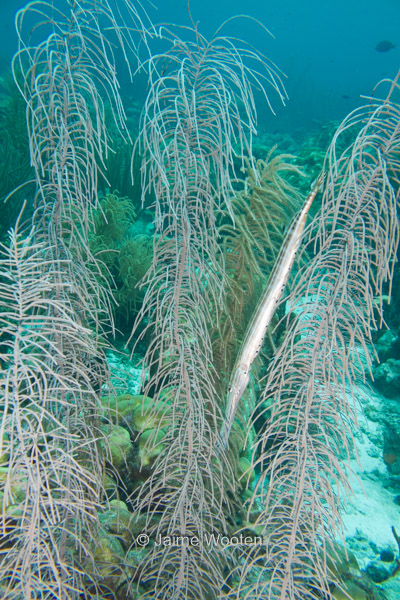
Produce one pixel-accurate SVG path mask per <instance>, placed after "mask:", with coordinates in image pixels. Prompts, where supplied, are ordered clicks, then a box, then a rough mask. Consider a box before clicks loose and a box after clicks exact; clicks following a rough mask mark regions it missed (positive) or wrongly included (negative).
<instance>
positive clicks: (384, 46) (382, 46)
mask: <svg viewBox="0 0 400 600" xmlns="http://www.w3.org/2000/svg"><path fill="white" fill-rule="evenodd" d="M393 48H397V44H393V42H390V41H389V40H382V41H381V42H379V44H377V45H376V46H375V50H376V51H377V52H389V50H392V49H393Z"/></svg>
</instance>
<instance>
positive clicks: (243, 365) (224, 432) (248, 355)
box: [217, 173, 324, 449]
mask: <svg viewBox="0 0 400 600" xmlns="http://www.w3.org/2000/svg"><path fill="white" fill-rule="evenodd" d="M323 179H324V174H323V173H321V175H320V176H319V177H318V178H317V180H316V181H315V182H314V184H313V185H312V187H311V191H310V193H309V195H308V196H307V198H306V200H305V202H304V204H303V207H302V209H301V210H300V212H299V213H298V214H297V215H296V216H295V217H294V219H293V221H292V223H291V224H290V226H289V228H288V231H287V233H286V236H285V239H284V240H283V243H282V246H281V249H280V251H279V254H278V257H277V259H276V262H275V265H274V268H273V270H272V272H271V275H270V277H269V279H268V284H267V287H266V288H265V290H264V292H263V294H262V295H261V298H260V300H259V302H258V304H257V307H256V309H255V311H254V313H253V316H252V318H251V320H250V322H249V324H248V326H247V329H246V333H245V336H244V338H243V342H242V345H241V348H240V352H239V354H238V358H237V360H236V363H235V366H234V368H233V371H232V376H231V382H230V385H229V388H228V405H227V411H226V416H225V420H224V422H223V425H222V428H221V431H220V434H219V440H218V443H217V446H218V447H219V448H222V449H225V448H226V446H227V444H228V439H229V435H230V432H231V429H232V425H233V420H234V418H235V414H236V410H237V407H238V404H239V401H240V398H241V397H242V395H243V393H244V391H245V389H246V388H247V385H248V383H249V378H250V369H251V365H252V363H253V361H254V359H255V358H256V356H257V354H258V353H259V351H260V349H261V346H262V343H263V341H264V337H265V334H266V332H267V328H268V325H269V324H270V322H271V319H272V317H273V316H274V313H275V309H276V306H277V304H278V302H279V300H280V298H281V296H282V293H283V290H284V289H285V286H286V283H287V280H288V278H289V274H290V270H291V268H292V266H293V262H294V259H295V256H296V253H297V251H298V249H299V246H300V241H301V236H302V234H303V231H304V227H305V224H306V219H307V215H308V211H309V210H310V208H311V205H312V203H313V201H314V198H315V196H316V195H317V193H318V190H319V188H320V187H321V185H322V183H323Z"/></svg>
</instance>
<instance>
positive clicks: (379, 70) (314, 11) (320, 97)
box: [0, 0, 400, 131]
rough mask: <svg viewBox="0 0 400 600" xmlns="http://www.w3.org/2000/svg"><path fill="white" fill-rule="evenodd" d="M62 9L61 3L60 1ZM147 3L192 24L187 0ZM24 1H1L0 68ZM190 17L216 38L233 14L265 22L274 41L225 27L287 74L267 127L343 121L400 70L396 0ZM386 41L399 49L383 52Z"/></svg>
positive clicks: (234, 3) (202, 9)
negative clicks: (283, 97)
mask: <svg viewBox="0 0 400 600" xmlns="http://www.w3.org/2000/svg"><path fill="white" fill-rule="evenodd" d="M55 4H57V2H55ZM154 4H155V6H156V8H157V9H156V10H155V9H153V8H152V7H151V6H150V5H149V7H148V12H149V15H150V16H151V18H152V20H153V22H154V23H161V22H170V23H176V24H179V25H184V24H186V25H187V24H189V18H188V12H187V0H158V1H155V2H154ZM23 5H25V2H22V1H21V0H0V9H1V20H0V68H2V67H4V66H5V65H6V64H7V63H8V62H9V60H10V58H11V55H12V53H13V52H14V50H15V48H16V44H17V41H16V35H15V31H14V15H15V12H16V10H17V9H18V8H20V7H21V6H23ZM190 8H191V12H192V17H193V20H194V21H195V22H198V24H199V29H200V31H201V32H202V33H203V34H204V35H206V36H211V35H212V34H213V33H214V31H215V30H216V29H217V27H218V26H219V25H220V24H221V23H222V22H223V21H224V20H225V19H228V18H229V17H231V16H232V15H235V14H247V15H249V16H251V17H253V18H255V19H257V20H259V21H260V22H262V23H263V24H264V25H265V26H266V27H267V28H268V29H269V30H270V31H271V33H273V35H274V36H275V39H273V38H272V37H269V36H267V35H266V34H265V33H264V32H263V31H262V29H261V28H259V27H257V26H256V25H255V24H254V23H252V22H251V21H246V20H243V19H242V20H237V21H234V22H232V23H230V24H229V25H228V26H227V27H226V28H225V29H224V30H223V33H224V34H225V35H235V36H238V37H240V38H242V39H244V40H247V41H248V42H250V43H251V44H253V45H254V46H255V47H256V48H257V49H258V50H261V51H262V52H264V53H265V55H266V56H267V57H268V58H270V59H271V60H272V61H273V62H274V63H276V65H277V66H279V68H280V69H281V70H282V71H283V72H284V73H285V74H286V76H287V79H285V85H286V89H287V92H288V95H289V101H288V102H287V106H286V107H283V106H281V104H280V103H279V101H277V100H275V102H274V109H275V111H276V113H277V116H276V117H275V118H272V116H270V114H269V112H268V111H267V109H266V108H265V112H264V111H263V108H262V107H260V108H261V111H260V114H259V119H260V122H262V121H264V120H266V121H267V122H266V123H265V124H266V125H267V127H268V129H270V130H277V131H293V130H295V129H297V128H305V129H310V128H314V127H316V126H318V121H325V120H330V119H340V120H341V119H342V118H344V117H345V115H347V114H348V113H349V112H350V111H351V110H352V109H353V108H355V107H356V106H358V105H360V104H361V103H363V101H362V100H360V95H362V94H364V95H369V94H371V93H372V91H373V88H374V86H375V84H376V83H377V82H378V81H379V80H381V79H382V78H385V77H392V78H393V77H395V75H396V73H397V70H398V69H399V67H400V45H399V44H400V2H399V0H381V1H380V2H377V1H376V0H375V1H372V0H335V1H332V0H303V1H298V0H286V1H285V2H282V1H278V0H274V1H271V0H252V2H244V1H243V0H219V1H217V2H216V1H215V0H201V1H200V0H191V3H190ZM382 40H388V41H391V42H392V43H393V44H394V45H397V46H396V47H395V48H392V49H391V50H388V51H386V52H378V51H377V50H376V46H377V45H378V44H379V42H381V41H382Z"/></svg>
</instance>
